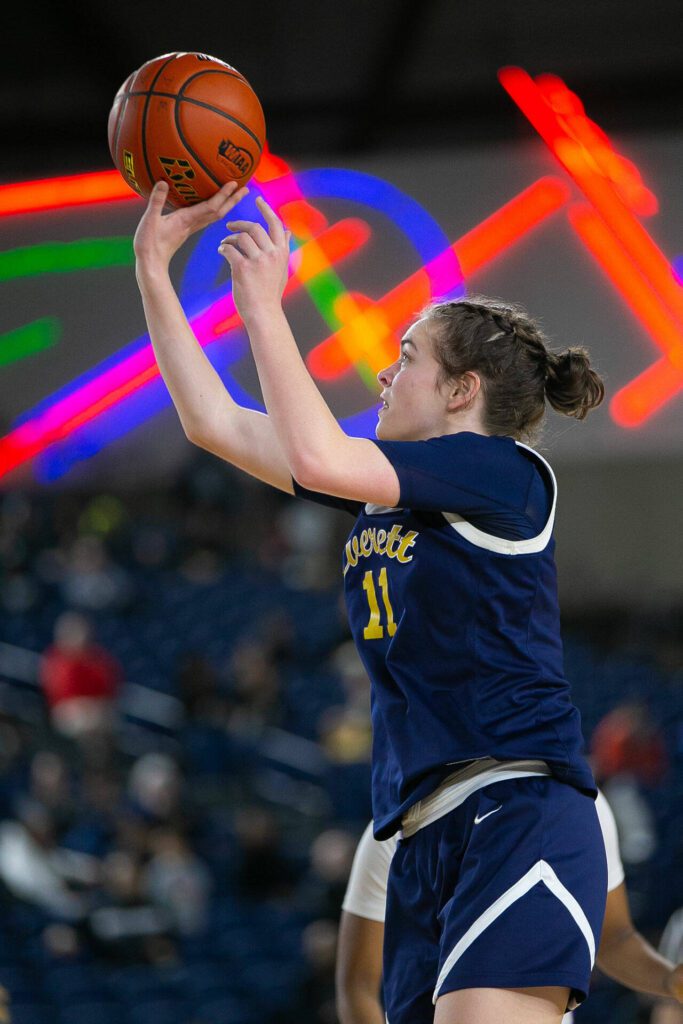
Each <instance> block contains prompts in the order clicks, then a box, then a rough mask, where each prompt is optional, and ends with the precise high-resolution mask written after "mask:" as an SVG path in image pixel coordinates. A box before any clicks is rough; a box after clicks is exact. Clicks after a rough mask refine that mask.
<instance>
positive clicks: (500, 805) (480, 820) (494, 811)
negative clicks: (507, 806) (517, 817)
mask: <svg viewBox="0 0 683 1024" xmlns="http://www.w3.org/2000/svg"><path fill="white" fill-rule="evenodd" d="M502 809H503V805H502V804H499V805H498V807H494V808H493V810H492V811H487V812H486V814H482V816H481V818H480V817H479V815H477V816H476V818H475V819H474V824H475V825H479V824H480V823H481V822H482V821H483V820H484V818H488V817H489V815H490V814H495V813H496V811H502Z"/></svg>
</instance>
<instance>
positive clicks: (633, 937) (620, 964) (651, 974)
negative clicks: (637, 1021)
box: [597, 930, 674, 997]
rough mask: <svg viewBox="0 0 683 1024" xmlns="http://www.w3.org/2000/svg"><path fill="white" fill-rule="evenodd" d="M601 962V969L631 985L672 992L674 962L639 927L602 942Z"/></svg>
mask: <svg viewBox="0 0 683 1024" xmlns="http://www.w3.org/2000/svg"><path fill="white" fill-rule="evenodd" d="M597 962H598V967H599V968H600V970H602V971H604V972H605V974H608V975H609V976H610V978H614V979H615V980H616V981H619V982H621V983H622V984H623V985H626V987H627V988H630V989H635V991H637V992H647V993H649V994H650V995H653V996H661V997H670V996H671V995H672V993H671V991H670V988H669V979H670V977H671V975H672V972H673V971H674V965H673V964H672V963H671V962H670V961H669V960H667V959H665V957H663V956H661V955H660V954H659V953H658V952H657V951H656V950H655V949H653V948H652V946H651V945H650V944H649V943H648V942H646V941H645V939H644V938H643V936H642V935H640V934H639V932H636V931H635V930H634V931H631V932H630V933H626V934H624V935H623V936H621V937H617V938H615V939H614V940H613V941H611V942H609V943H608V944H605V943H604V942H603V943H601V945H600V950H599V953H598V960H597Z"/></svg>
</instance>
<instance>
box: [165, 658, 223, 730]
mask: <svg viewBox="0 0 683 1024" xmlns="http://www.w3.org/2000/svg"><path fill="white" fill-rule="evenodd" d="M178 688H179V691H180V699H181V700H182V702H183V706H184V708H185V711H186V714H187V718H188V720H189V721H191V722H206V723H207V724H211V725H214V726H218V725H221V724H222V725H225V724H227V722H228V719H229V717H230V710H231V708H232V702H231V701H230V699H229V697H228V694H227V693H226V692H224V691H223V690H221V687H220V683H219V678H218V673H217V672H216V670H215V669H214V667H213V665H211V663H210V662H209V661H208V660H207V659H206V658H205V657H204V656H203V655H201V654H197V653H196V652H192V653H188V654H186V655H185V657H184V658H183V659H182V661H181V664H180V667H179V669H178Z"/></svg>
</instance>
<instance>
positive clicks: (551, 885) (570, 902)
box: [432, 860, 595, 1003]
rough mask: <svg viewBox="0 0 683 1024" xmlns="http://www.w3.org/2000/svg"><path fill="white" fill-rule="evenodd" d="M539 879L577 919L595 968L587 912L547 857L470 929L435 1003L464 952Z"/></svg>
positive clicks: (451, 957) (453, 954)
mask: <svg viewBox="0 0 683 1024" xmlns="http://www.w3.org/2000/svg"><path fill="white" fill-rule="evenodd" d="M539 882H543V883H544V884H545V885H546V886H547V887H548V889H550V891H551V892H552V893H553V895H554V896H557V898H558V900H559V901H560V902H561V903H562V904H563V905H564V906H565V907H566V908H567V910H568V911H569V913H570V914H571V915H572V917H573V918H574V921H575V922H576V924H577V926H578V927H579V929H580V931H581V933H582V935H583V937H584V939H585V940H586V944H587V945H588V952H589V954H590V959H591V967H592V966H593V964H594V962H595V938H594V936H593V932H592V931H591V926H590V924H589V923H588V919H587V917H586V915H585V914H584V912H583V910H582V909H581V906H580V904H579V903H578V901H577V900H576V899H575V898H574V897H573V896H572V894H571V893H570V891H569V889H567V888H566V887H565V886H564V885H563V884H562V882H561V881H560V880H559V878H558V877H557V875H556V874H555V872H554V871H553V869H552V868H551V866H550V864H548V863H546V861H544V860H539V861H537V862H536V863H535V864H534V866H533V867H532V868H529V870H528V871H527V873H526V874H525V875H523V876H522V877H521V878H520V879H519V880H518V881H517V882H515V883H514V885H511V886H510V888H509V889H506V891H505V892H504V893H503V894H502V896H499V897H498V899H497V900H495V901H494V902H493V903H492V904H491V906H490V907H488V908H487V909H486V910H485V911H484V913H483V914H480V915H479V917H478V918H477V920H476V921H475V922H474V923H473V924H471V925H470V927H469V928H468V929H467V931H466V932H465V934H464V935H463V937H462V938H461V939H460V940H459V941H458V942H457V943H456V944H455V946H454V947H453V949H452V950H451V952H450V953H449V954H448V956H447V958H446V961H445V963H444V965H443V967H442V968H441V972H440V974H439V977H438V980H437V982H436V988H435V989H434V995H433V996H432V1002H433V1003H435V1002H436V1000H437V999H438V997H439V992H440V990H441V986H442V985H443V983H444V981H445V980H446V978H447V977H448V975H449V973H450V971H451V970H452V968H453V967H454V965H455V964H456V963H457V962H458V960H459V959H460V957H461V956H462V955H463V953H465V952H466V951H467V950H468V949H469V947H470V946H471V945H472V943H473V942H474V940H475V939H477V938H478V937H479V936H480V935H481V933H482V932H483V931H485V930H486V929H487V928H488V927H489V925H490V924H493V922H494V921H495V920H496V919H497V918H498V917H500V915H501V914H502V913H504V912H505V911H506V910H507V909H508V907H511V906H512V904H513V903H516V902H517V900H520V899H521V898H522V896H526V894H527V893H528V892H529V890H530V889H533V887H534V886H535V885H538V883H539Z"/></svg>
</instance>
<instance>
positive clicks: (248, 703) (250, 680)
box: [229, 639, 282, 732]
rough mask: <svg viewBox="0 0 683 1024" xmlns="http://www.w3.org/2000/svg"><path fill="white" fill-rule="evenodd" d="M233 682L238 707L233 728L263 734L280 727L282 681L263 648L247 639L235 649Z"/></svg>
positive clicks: (233, 717) (231, 680)
mask: <svg viewBox="0 0 683 1024" xmlns="http://www.w3.org/2000/svg"><path fill="white" fill-rule="evenodd" d="M229 681H230V684H231V691H232V694H233V696H234V698H235V703H236V707H235V711H234V712H233V715H232V717H231V728H233V727H234V728H236V729H238V730H240V731H244V730H247V731H254V732H259V731H260V730H261V729H262V728H263V727H264V726H266V725H280V723H281V720H282V706H281V701H280V677H279V674H278V670H277V668H276V665H275V662H274V660H273V658H272V657H271V656H270V654H269V652H268V650H267V649H266V647H265V646H264V645H263V644H261V643H258V642H257V641H256V640H252V639H246V640H243V641H242V642H241V643H239V644H238V645H237V647H235V649H234V651H233V654H232V657H231V659H230V664H229Z"/></svg>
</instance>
